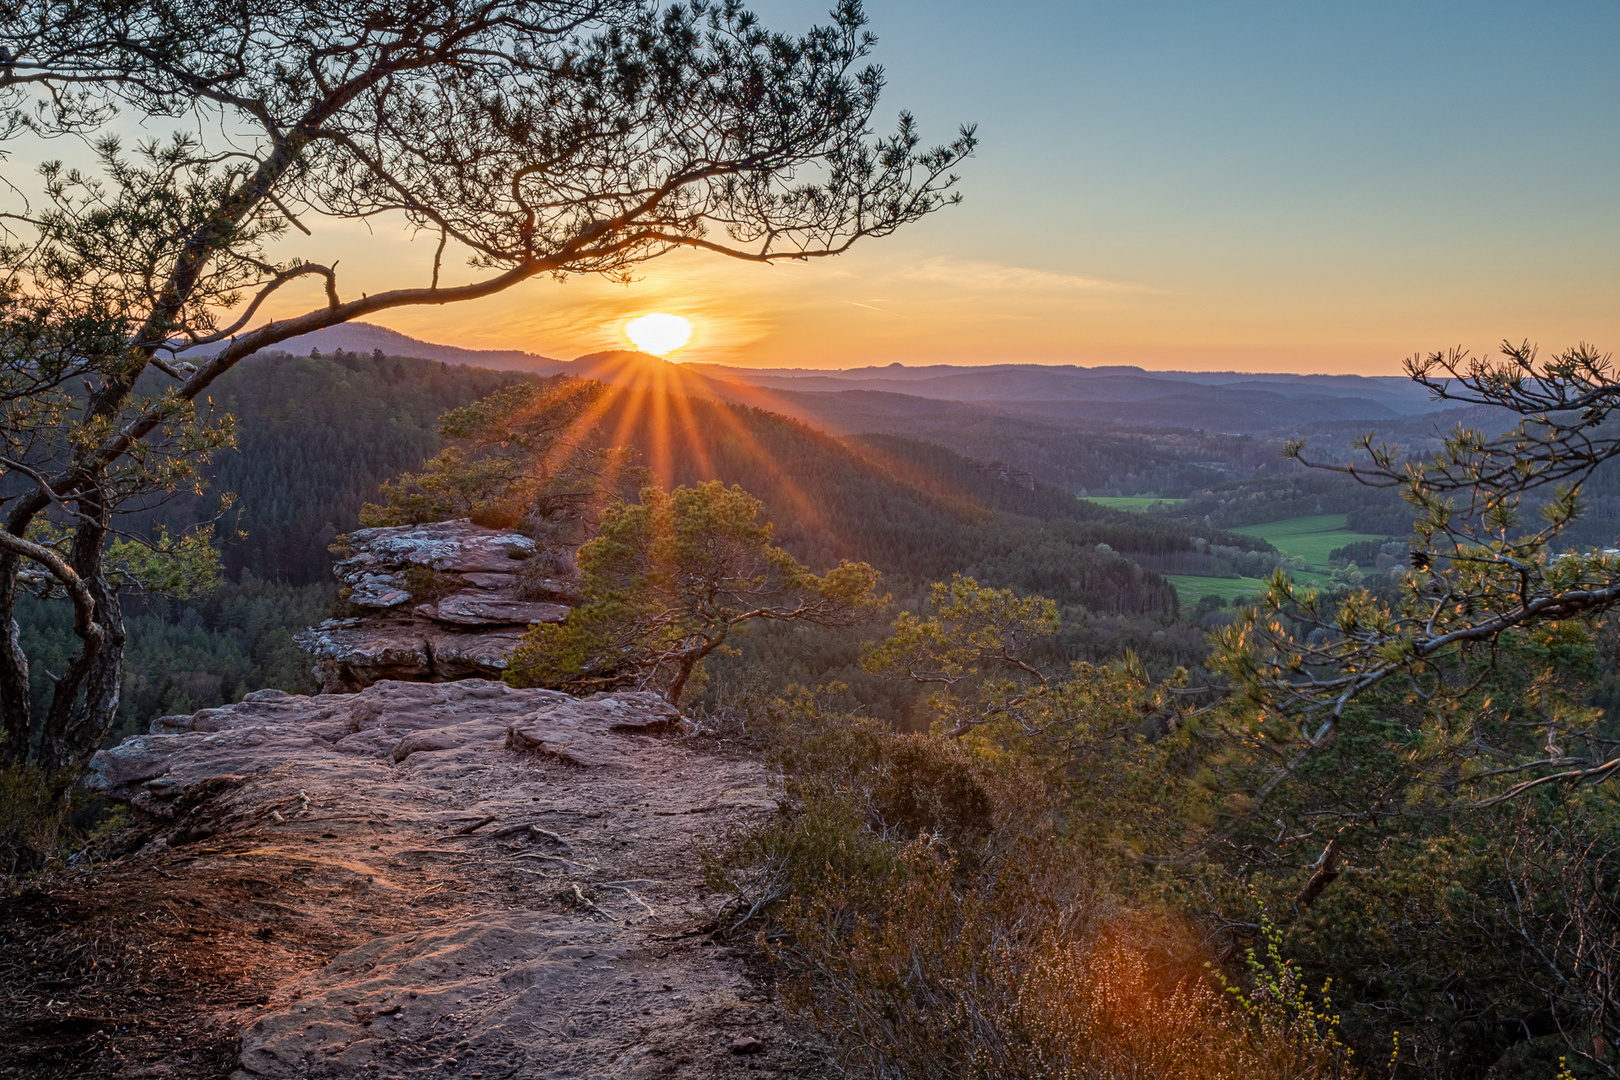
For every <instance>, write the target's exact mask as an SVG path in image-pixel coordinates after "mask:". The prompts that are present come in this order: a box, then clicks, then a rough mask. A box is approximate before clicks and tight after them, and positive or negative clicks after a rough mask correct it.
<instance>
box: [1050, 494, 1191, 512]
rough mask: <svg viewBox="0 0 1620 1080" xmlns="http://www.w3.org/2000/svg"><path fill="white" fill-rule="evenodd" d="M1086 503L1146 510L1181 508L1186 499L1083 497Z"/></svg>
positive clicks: (1126, 496) (1148, 496)
mask: <svg viewBox="0 0 1620 1080" xmlns="http://www.w3.org/2000/svg"><path fill="white" fill-rule="evenodd" d="M1077 498H1083V499H1085V500H1086V502H1094V503H1096V504H1097V505H1098V506H1106V507H1108V508H1109V509H1110V510H1146V509H1147V508H1148V507H1150V506H1152V505H1154V504H1155V503H1163V504H1164V505H1165V506H1180V505H1181V504H1182V503H1184V502H1186V501H1187V500H1186V499H1156V498H1154V497H1153V496H1151V495H1118V496H1113V495H1081V496H1077Z"/></svg>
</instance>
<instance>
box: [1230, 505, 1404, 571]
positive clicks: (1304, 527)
mask: <svg viewBox="0 0 1620 1080" xmlns="http://www.w3.org/2000/svg"><path fill="white" fill-rule="evenodd" d="M1348 516H1349V515H1347V514H1311V515H1308V516H1306V517H1296V518H1285V519H1283V520H1282V521H1267V522H1264V523H1263V524H1260V525H1243V526H1239V527H1237V528H1234V529H1232V530H1231V531H1232V532H1235V533H1242V534H1243V535H1244V536H1253V537H1256V538H1258V539H1261V540H1264V541H1266V542H1267V543H1269V544H1271V545H1272V546H1273V547H1275V548H1276V549H1277V550H1278V551H1280V552H1282V553H1283V554H1285V555H1298V556H1300V557H1301V558H1303V559H1304V560H1305V561H1306V562H1307V563H1310V564H1311V565H1312V566H1322V567H1325V566H1327V561H1328V552H1330V551H1332V550H1333V549H1334V548H1341V547H1344V546H1345V545H1346V544H1353V543H1356V542H1357V541H1358V540H1384V539H1387V538H1386V537H1383V536H1378V535H1375V534H1373V533H1362V532H1352V531H1350V530H1349V529H1347V528H1345V523H1346V519H1347V518H1348Z"/></svg>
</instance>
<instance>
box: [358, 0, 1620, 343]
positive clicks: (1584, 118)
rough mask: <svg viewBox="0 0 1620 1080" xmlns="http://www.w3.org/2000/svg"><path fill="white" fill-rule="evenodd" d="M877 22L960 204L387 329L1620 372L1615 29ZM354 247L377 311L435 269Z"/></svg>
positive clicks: (1382, 21) (1149, 19) (1597, 16)
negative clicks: (792, 261)
mask: <svg viewBox="0 0 1620 1080" xmlns="http://www.w3.org/2000/svg"><path fill="white" fill-rule="evenodd" d="M825 7H826V2H825V0H820V2H811V0H803V2H801V0H769V2H763V3H759V4H757V5H756V10H758V11H759V12H760V14H761V15H762V16H764V18H765V21H766V23H767V25H770V26H772V27H774V28H779V29H783V30H787V29H794V30H798V29H802V28H804V27H806V26H808V25H809V24H810V23H811V22H813V21H815V20H817V19H818V18H820V17H822V14H823V12H824V10H825ZM868 7H869V13H870V15H871V17H872V23H873V29H874V30H875V31H876V32H877V33H878V34H879V36H880V38H881V43H880V45H879V52H878V55H877V59H878V61H879V62H881V63H882V64H883V65H884V66H885V67H886V69H887V70H888V73H889V79H890V82H889V91H888V94H887V96H886V105H885V107H884V110H883V119H884V122H885V124H887V123H889V122H890V121H891V120H892V117H893V116H894V114H895V113H897V112H898V111H899V110H900V109H901V108H907V109H910V110H912V111H913V112H915V113H916V114H917V116H918V118H919V120H920V121H921V122H922V124H923V128H924V131H925V132H926V133H927V134H928V135H929V137H930V139H931V140H943V139H946V138H949V137H950V136H951V134H952V133H953V132H954V130H955V126H956V124H957V123H958V122H962V121H967V122H974V123H977V124H978V125H979V132H980V135H981V138H982V143H981V148H980V151H979V153H978V155H977V157H976V158H975V159H973V160H972V161H970V162H969V163H968V164H967V167H966V168H965V169H964V180H963V185H962V189H961V190H962V191H963V193H964V195H965V197H966V201H965V203H964V204H963V205H962V206H960V207H957V208H954V209H950V210H946V211H944V212H942V213H940V214H938V215H936V216H935V217H934V218H933V219H931V220H929V221H927V222H925V223H923V224H921V225H918V226H915V227H913V228H911V229H910V230H907V231H904V232H902V233H901V234H898V235H896V236H894V237H891V238H888V239H886V240H878V241H873V242H869V243H867V244H865V245H864V246H862V247H858V248H857V249H856V250H855V251H854V252H852V253H851V254H849V255H847V256H844V257H842V258H839V259H835V260H824V261H820V262H817V263H814V264H810V265H782V266H775V267H759V266H754V265H749V264H742V263H732V262H728V261H726V260H724V259H721V258H718V257H715V256H707V255H703V256H672V257H668V258H665V259H662V260H659V261H657V262H655V263H652V264H649V265H648V266H647V267H646V268H645V272H644V274H643V277H642V280H640V281H639V282H637V283H635V284H633V285H631V286H628V287H625V286H617V285H610V284H607V283H604V282H599V281H592V280H584V279H576V280H572V281H569V282H566V283H563V284H558V283H555V282H551V281H542V282H536V283H533V284H531V285H529V286H527V287H524V288H521V289H518V290H515V291H513V292H509V293H507V294H505V295H503V296H500V297H498V298H495V299H492V300H489V301H485V302H482V303H480V304H476V305H463V306H459V307H456V308H448V309H443V310H415V311H409V312H400V313H396V314H391V315H389V316H388V317H386V318H380V319H378V320H376V321H378V322H382V323H384V324H385V325H388V326H391V327H393V328H395V329H397V330H401V331H404V332H406V333H409V334H413V335H416V336H419V337H424V338H428V339H431V340H434V341H438V342H444V343H449V344H458V345H465V346H471V347H480V348H497V347H498V348H521V349H528V350H531V351H534V352H539V353H545V354H548V355H552V356H559V357H572V356H575V355H578V354H580V353H584V352H589V351H593V350H596V349H601V348H609V347H619V346H621V345H622V344H623V338H622V333H621V327H622V325H623V323H624V322H625V321H626V320H627V319H629V318H632V317H634V316H636V315H640V314H645V313H648V312H654V311H663V312H671V313H676V314H682V315H685V316H687V317H689V318H691V319H692V320H693V321H694V323H695V324H696V329H697V333H696V336H695V338H694V340H693V344H692V345H691V346H689V347H688V348H686V349H684V350H682V351H681V352H679V353H676V354H675V355H674V358H675V359H681V360H688V361H691V360H707V361H719V362H725V363H732V364H741V365H747V366H804V367H850V366H859V365H865V364H886V363H890V362H892V361H896V360H898V361H902V362H904V363H907V364H923V363H936V362H940V363H956V364H972V363H997V362H1037V363H1075V364H1084V365H1095V364H1114V363H1131V364H1141V365H1143V366H1147V367H1158V368H1183V369H1240V370H1267V371H1327V372H1361V373H1367V374H1382V373H1390V374H1393V373H1396V372H1397V371H1398V365H1399V361H1400V359H1401V358H1402V357H1403V356H1408V355H1410V354H1412V353H1413V352H1415V351H1419V350H1431V349H1435V348H1443V347H1447V346H1450V345H1464V346H1468V347H1471V348H1474V349H1476V350H1478V349H1490V348H1493V347H1494V345H1495V344H1496V343H1497V342H1498V341H1499V340H1501V339H1502V338H1504V337H1511V338H1514V339H1519V338H1530V339H1532V340H1534V341H1537V342H1540V343H1541V344H1542V345H1543V346H1545V347H1548V348H1555V347H1562V346H1564V345H1568V344H1573V343H1575V342H1576V341H1578V340H1588V341H1593V342H1595V343H1597V344H1599V345H1601V346H1605V347H1616V346H1620V305H1617V303H1616V300H1617V299H1620V288H1617V287H1620V199H1617V198H1616V196H1617V194H1620V191H1617V187H1620V169H1617V165H1620V139H1617V136H1620V124H1617V121H1620V65H1617V64H1616V55H1615V54H1616V48H1617V46H1620V5H1616V4H1613V3H1596V2H1593V3H1549V4H1526V3H1512V4H1508V3H1481V2H1470V3H1413V2H1406V3H1398V4H1396V3H1368V2H1362V3H1356V4H1336V5H1328V4H1319V3H1305V2H1278V3H1242V2H1230V0H1222V2H1220V3H1209V2H1207V0H1204V2H1193V3H1184V4H1172V3H1161V2H1140V3H1138V2H1132V3H1122V2H1118V0H1116V2H1113V3H1074V2H1068V3H1055V2H1028V0H1026V2H1003V3H998V4H993V5H992V4H984V3H968V2H964V0H871V2H870V3H869V5H868ZM351 231H352V233H353V236H352V242H353V245H354V250H353V251H352V252H350V253H347V254H345V256H344V265H345V266H346V267H348V268H349V269H350V272H351V274H353V273H358V274H359V275H360V276H361V277H364V278H367V279H368V280H373V281H375V282H376V285H377V286H378V287H380V286H381V285H382V283H383V282H384V281H385V280H387V276H388V274H387V272H385V268H386V271H395V270H397V268H398V267H399V265H400V260H401V259H407V260H415V261H416V262H420V263H421V264H422V265H423V266H425V265H426V264H427V261H428V259H429V257H430V256H431V252H432V244H431V241H430V240H428V239H426V238H424V239H422V240H419V241H418V242H416V243H414V244H411V243H409V242H408V241H406V240H405V239H404V238H395V237H392V236H388V235H386V234H384V235H381V236H376V237H373V236H368V235H367V234H366V233H365V231H364V228H363V227H359V226H356V227H353V228H352V230H351ZM351 285H352V287H353V288H357V289H358V288H365V287H367V286H366V285H365V284H363V283H361V281H360V279H359V278H353V279H351Z"/></svg>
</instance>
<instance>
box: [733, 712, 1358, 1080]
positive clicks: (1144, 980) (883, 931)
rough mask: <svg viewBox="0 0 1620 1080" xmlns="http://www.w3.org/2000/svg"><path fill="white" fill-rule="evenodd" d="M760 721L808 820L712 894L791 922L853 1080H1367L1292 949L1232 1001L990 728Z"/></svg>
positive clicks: (784, 924)
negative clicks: (1356, 1070)
mask: <svg viewBox="0 0 1620 1080" xmlns="http://www.w3.org/2000/svg"><path fill="white" fill-rule="evenodd" d="M761 712H762V713H763V715H761V716H758V717H756V718H755V723H754V724H753V725H752V726H753V730H756V731H759V730H764V731H767V732H769V733H770V735H771V737H772V740H773V742H774V744H775V747H774V754H775V757H776V759H777V760H778V761H779V762H780V763H781V764H782V766H783V770H784V775H785V777H786V780H787V783H788V788H789V796H790V799H789V806H790V807H791V809H790V810H789V811H788V812H786V813H785V814H783V815H782V816H781V817H779V818H778V819H777V820H775V821H773V822H771V823H770V824H768V825H766V826H765V827H764V828H762V829H759V830H757V831H756V832H754V833H752V834H751V835H750V836H748V837H747V838H746V840H745V842H744V844H743V845H742V847H741V849H740V851H739V853H738V854H737V855H736V856H735V857H734V859H733V861H732V862H731V863H729V864H723V865H720V866H719V867H718V868H711V870H712V871H713V872H712V874H711V879H712V881H713V883H714V884H716V885H717V886H720V887H722V888H729V889H731V890H732V891H733V892H734V894H735V896H736V901H735V903H734V909H733V912H732V914H731V916H730V917H729V925H732V926H739V925H743V924H746V923H747V921H748V920H750V919H755V918H759V917H761V916H764V917H766V918H767V919H770V920H772V921H773V922H774V923H775V924H776V926H777V927H778V930H779V933H778V935H777V936H775V937H774V938H773V940H775V941H776V942H778V944H777V945H776V946H775V947H774V955H775V956H776V958H777V959H778V961H779V962H780V963H781V964H782V965H783V967H784V969H785V971H786V973H787V974H788V978H787V982H786V987H787V996H788V1000H789V1001H790V1002H791V1003H792V1004H794V1005H795V1006H797V1007H798V1008H800V1009H802V1010H803V1011H804V1012H805V1013H806V1014H807V1015H808V1016H810V1017H811V1018H812V1019H813V1020H814V1021H815V1022H817V1024H818V1025H819V1026H820V1027H821V1028H822V1029H823V1030H824V1031H825V1032H826V1033H828V1035H829V1036H831V1037H832V1038H833V1039H834V1040H835V1042H836V1043H837V1045H838V1048H839V1052H840V1056H841V1058H842V1061H841V1064H842V1066H843V1068H844V1069H845V1070H846V1071H847V1072H848V1073H850V1074H853V1075H861V1076H869V1077H877V1078H895V1080H900V1078H907V1080H912V1078H922V1077H936V1076H963V1077H968V1076H971V1077H990V1078H998V1080H1013V1078H1019V1080H1027V1078H1043V1080H1044V1078H1052V1080H1058V1078H1062V1080H1070V1078H1073V1080H1080V1078H1091V1077H1143V1078H1149V1077H1151V1078H1164V1080H1170V1078H1176V1080H1181V1078H1184V1077H1200V1078H1202V1077H1215V1078H1226V1077H1231V1078H1234V1080H1236V1078H1239V1077H1245V1078H1246V1077H1262V1078H1270V1077H1275V1078H1279V1080H1280V1078H1290V1080H1292V1078H1299V1080H1304V1078H1316V1077H1333V1076H1349V1075H1351V1073H1350V1070H1349V1069H1348V1067H1347V1064H1346V1063H1347V1053H1346V1051H1345V1050H1344V1048H1343V1047H1342V1046H1341V1045H1340V1044H1339V1042H1338V1040H1337V1037H1336V1034H1335V1024H1334V1019H1333V1016H1332V1014H1331V1010H1329V1009H1327V1008H1325V1007H1324V1006H1323V1005H1322V1004H1321V1003H1319V1002H1317V1001H1316V1000H1314V999H1313V998H1312V997H1311V996H1310V995H1306V994H1303V993H1302V992H1300V988H1299V982H1298V979H1297V977H1296V976H1295V975H1294V972H1293V969H1292V968H1291V966H1289V965H1287V964H1285V963H1283V962H1282V961H1281V959H1280V957H1279V956H1278V955H1277V953H1276V950H1275V942H1274V939H1273V936H1268V937H1266V938H1265V944H1264V945H1263V947H1262V949H1261V950H1260V951H1259V953H1258V954H1257V956H1256V957H1255V962H1254V963H1253V964H1251V965H1250V967H1251V970H1250V971H1248V972H1245V973H1234V985H1237V980H1238V979H1242V981H1243V986H1244V987H1245V988H1244V989H1241V990H1240V992H1238V993H1236V994H1227V993H1223V991H1222V984H1221V981H1220V980H1219V979H1218V978H1216V977H1215V974H1216V973H1214V972H1212V971H1211V970H1210V969H1209V967H1208V964H1209V962H1210V961H1211V959H1212V958H1211V956H1210V955H1209V953H1208V952H1207V950H1206V949H1205V948H1204V946H1203V945H1202V943H1201V941H1200V936H1199V934H1198V933H1197V932H1196V931H1195V929H1194V928H1193V927H1192V926H1190V925H1189V924H1188V923H1186V922H1185V921H1184V920H1182V919H1179V918H1176V917H1174V916H1171V915H1168V914H1163V913H1160V912H1159V911H1157V910H1156V909H1155V908H1153V907H1151V906H1143V905H1142V904H1140V903H1136V904H1133V903H1130V902H1128V901H1127V900H1126V899H1125V898H1123V896H1122V895H1121V894H1120V893H1118V892H1117V891H1116V890H1115V889H1114V888H1113V887H1112V886H1111V884H1110V878H1111V875H1112V872H1111V871H1110V870H1109V869H1108V868H1107V867H1106V866H1099V864H1098V863H1097V861H1096V859H1095V858H1094V857H1093V855H1092V854H1090V853H1088V850H1087V845H1085V844H1082V843H1077V842H1075V841H1074V840H1072V839H1069V838H1067V837H1066V836H1065V835H1064V833H1065V830H1064V828H1063V825H1064V821H1065V817H1066V815H1065V813H1064V807H1065V798H1064V791H1063V788H1064V787H1065V784H1064V783H1063V782H1061V780H1060V781H1059V782H1058V783H1055V784H1054V783H1052V782H1051V780H1050V778H1051V777H1052V775H1053V774H1052V772H1051V770H1050V769H1047V768H1040V767H1038V766H1037V764H1036V763H1035V762H1033V761H1031V760H1030V759H1029V758H1028V757H1027V756H1023V755H1019V754H1012V753H1006V752H999V751H998V750H997V749H996V748H995V747H994V746H993V745H992V744H993V739H992V733H991V732H988V731H979V732H975V736H974V738H973V739H972V740H969V741H953V740H946V739H941V738H939V737H937V736H919V735H893V734H890V733H888V732H886V731H884V730H883V729H881V728H880V727H879V726H877V725H874V724H872V723H871V722H869V721H864V720H860V719H858V718H853V717H847V716H840V715H836V714H828V713H825V712H823V711H822V710H821V709H820V708H818V707H817V704H816V699H815V698H814V697H813V696H812V695H809V694H805V693H802V692H801V693H799V694H796V695H794V696H792V697H791V698H790V699H789V700H785V701H778V702H775V703H773V704H772V705H770V706H767V707H766V708H764V709H763V710H761ZM1045 764H1048V765H1049V764H1050V762H1049V761H1048V762H1046V763H1045ZM1117 810H1118V812H1119V813H1121V814H1128V813H1130V812H1131V808H1130V807H1129V805H1128V804H1122V805H1120V806H1119V807H1118V808H1117Z"/></svg>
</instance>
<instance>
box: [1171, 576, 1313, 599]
mask: <svg viewBox="0 0 1620 1080" xmlns="http://www.w3.org/2000/svg"><path fill="white" fill-rule="evenodd" d="M1288 576H1289V577H1290V578H1291V579H1292V580H1293V582H1294V584H1295V585H1296V586H1299V587H1302V588H1315V589H1321V588H1325V587H1326V586H1327V585H1329V584H1330V581H1329V579H1328V576H1327V575H1326V574H1318V573H1314V572H1312V571H1310V570H1292V571H1289V574H1288ZM1164 580H1166V581H1168V582H1169V583H1170V584H1171V585H1174V586H1175V589H1176V597H1177V598H1178V599H1180V601H1181V605H1182V607H1189V606H1191V605H1193V604H1196V603H1198V599H1199V597H1203V596H1218V597H1220V598H1221V599H1222V600H1225V601H1227V602H1228V603H1230V602H1232V601H1233V600H1247V599H1250V598H1252V597H1256V596H1259V595H1260V594H1261V593H1263V592H1265V591H1266V587H1267V586H1268V585H1269V584H1270V582H1269V581H1267V580H1264V579H1261V578H1252V577H1237V578H1231V577H1196V576H1194V575H1192V574H1166V575H1164Z"/></svg>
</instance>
